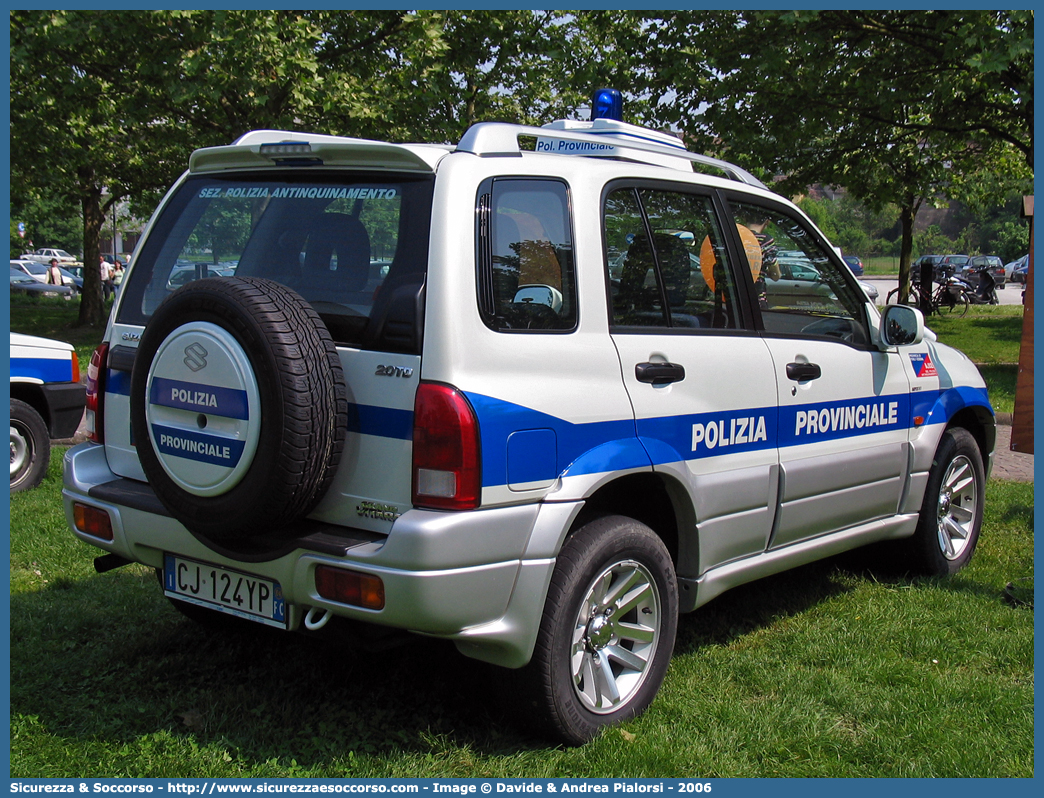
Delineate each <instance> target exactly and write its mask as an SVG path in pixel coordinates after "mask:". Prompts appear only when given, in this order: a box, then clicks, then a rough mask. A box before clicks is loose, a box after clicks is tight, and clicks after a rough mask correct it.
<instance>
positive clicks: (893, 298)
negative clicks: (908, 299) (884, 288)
mask: <svg viewBox="0 0 1044 798" xmlns="http://www.w3.org/2000/svg"><path fill="white" fill-rule="evenodd" d="M885 304H886V305H898V304H899V289H898V288H893V289H892V290H891V291H889V292H888V296H886V297H885Z"/></svg>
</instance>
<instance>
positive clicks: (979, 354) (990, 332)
mask: <svg viewBox="0 0 1044 798" xmlns="http://www.w3.org/2000/svg"><path fill="white" fill-rule="evenodd" d="M1022 312H1023V308H1022V305H972V306H971V307H970V308H969V309H968V315H966V316H965V317H964V318H954V317H953V316H950V315H947V314H945V313H944V314H942V315H935V316H932V317H930V318H928V319H926V321H925V323H926V324H927V325H928V326H929V327H930V328H931V329H932V331H933V332H935V334H936V335H938V336H939V340H940V341H941V342H942V343H944V344H949V345H950V346H953V347H956V348H957V349H960V350H961V351H962V352H964V353H965V354H966V355H967V356H968V357H970V358H971V359H972V360H973V361H974V362H975V364H976V365H977V366H978V367H979V371H980V372H981V373H982V377H983V379H984V380H986V387H987V389H988V390H989V394H990V402H991V403H992V404H993V409H994V410H996V411H997V412H1000V413H1012V412H1014V410H1015V382H1016V380H1017V378H1018V373H1019V366H1018V363H1019V347H1020V345H1021V342H1022Z"/></svg>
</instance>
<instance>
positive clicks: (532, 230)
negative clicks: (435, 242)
mask: <svg viewBox="0 0 1044 798" xmlns="http://www.w3.org/2000/svg"><path fill="white" fill-rule="evenodd" d="M476 240H477V249H478V252H477V261H478V290H479V296H478V303H479V310H480V312H481V314H482V320H483V321H484V322H485V323H486V326H487V327H489V328H490V329H493V330H496V331H498V332H567V331H569V330H573V329H575V328H576V321H577V312H576V274H575V271H574V265H573V234H572V225H571V223H570V212H569V191H568V189H567V188H566V185H565V183H562V182H561V181H558V180H549V179H525V178H496V179H493V180H488V181H486V182H485V183H484V184H483V185H482V187H481V188H480V189H479V197H478V230H477V236H476Z"/></svg>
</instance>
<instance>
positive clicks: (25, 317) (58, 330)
mask: <svg viewBox="0 0 1044 798" xmlns="http://www.w3.org/2000/svg"><path fill="white" fill-rule="evenodd" d="M109 305H110V306H111V303H109ZM79 313H80V300H79V298H74V299H71V300H69V301H66V300H62V299H31V298H29V297H26V296H20V295H12V296H11V330H12V332H20V333H24V334H26V335H39V336H42V337H44V338H54V339H55V340H57V341H65V342H67V343H70V344H72V345H73V348H74V349H76V356H77V357H78V358H79V360H80V368H81V370H82V371H84V372H86V371H87V364H88V363H90V361H91V354H92V353H93V352H94V347H96V346H97V345H98V344H100V343H101V340H102V337H103V336H104V335H105V324H104V323H102V324H99V325H96V326H92V327H80V326H79V325H78V317H79Z"/></svg>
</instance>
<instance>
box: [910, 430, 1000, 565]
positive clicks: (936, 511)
mask: <svg viewBox="0 0 1044 798" xmlns="http://www.w3.org/2000/svg"><path fill="white" fill-rule="evenodd" d="M985 490H986V476H985V469H984V468H983V465H982V453H981V452H980V451H979V446H978V444H977V443H976V442H975V438H974V437H972V434H971V433H970V432H968V431H967V430H966V429H962V428H960V427H955V428H953V429H949V430H947V431H946V432H944V433H943V437H942V440H941V441H940V442H939V448H938V449H937V450H936V452H935V457H934V459H933V460H932V468H931V470H930V471H929V472H928V486H927V488H926V489H925V492H924V501H923V503H922V505H921V516H920V519H919V520H918V522H917V531H916V532H915V533H914V536H913V538H911V539H910V541H909V543H910V552H911V560H912V563H911V564H912V565H913V566H914V568H915V569H916V570H918V571H919V572H921V573H925V574H929V575H932V576H949V575H950V574H955V573H957V571H959V570H960V569H961V568H963V567H964V566H965V565H967V564H968V561H969V560H970V559H971V556H972V553H973V552H974V551H975V545H976V544H977V543H978V542H979V532H980V531H981V529H982V509H983V502H984V501H985Z"/></svg>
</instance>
